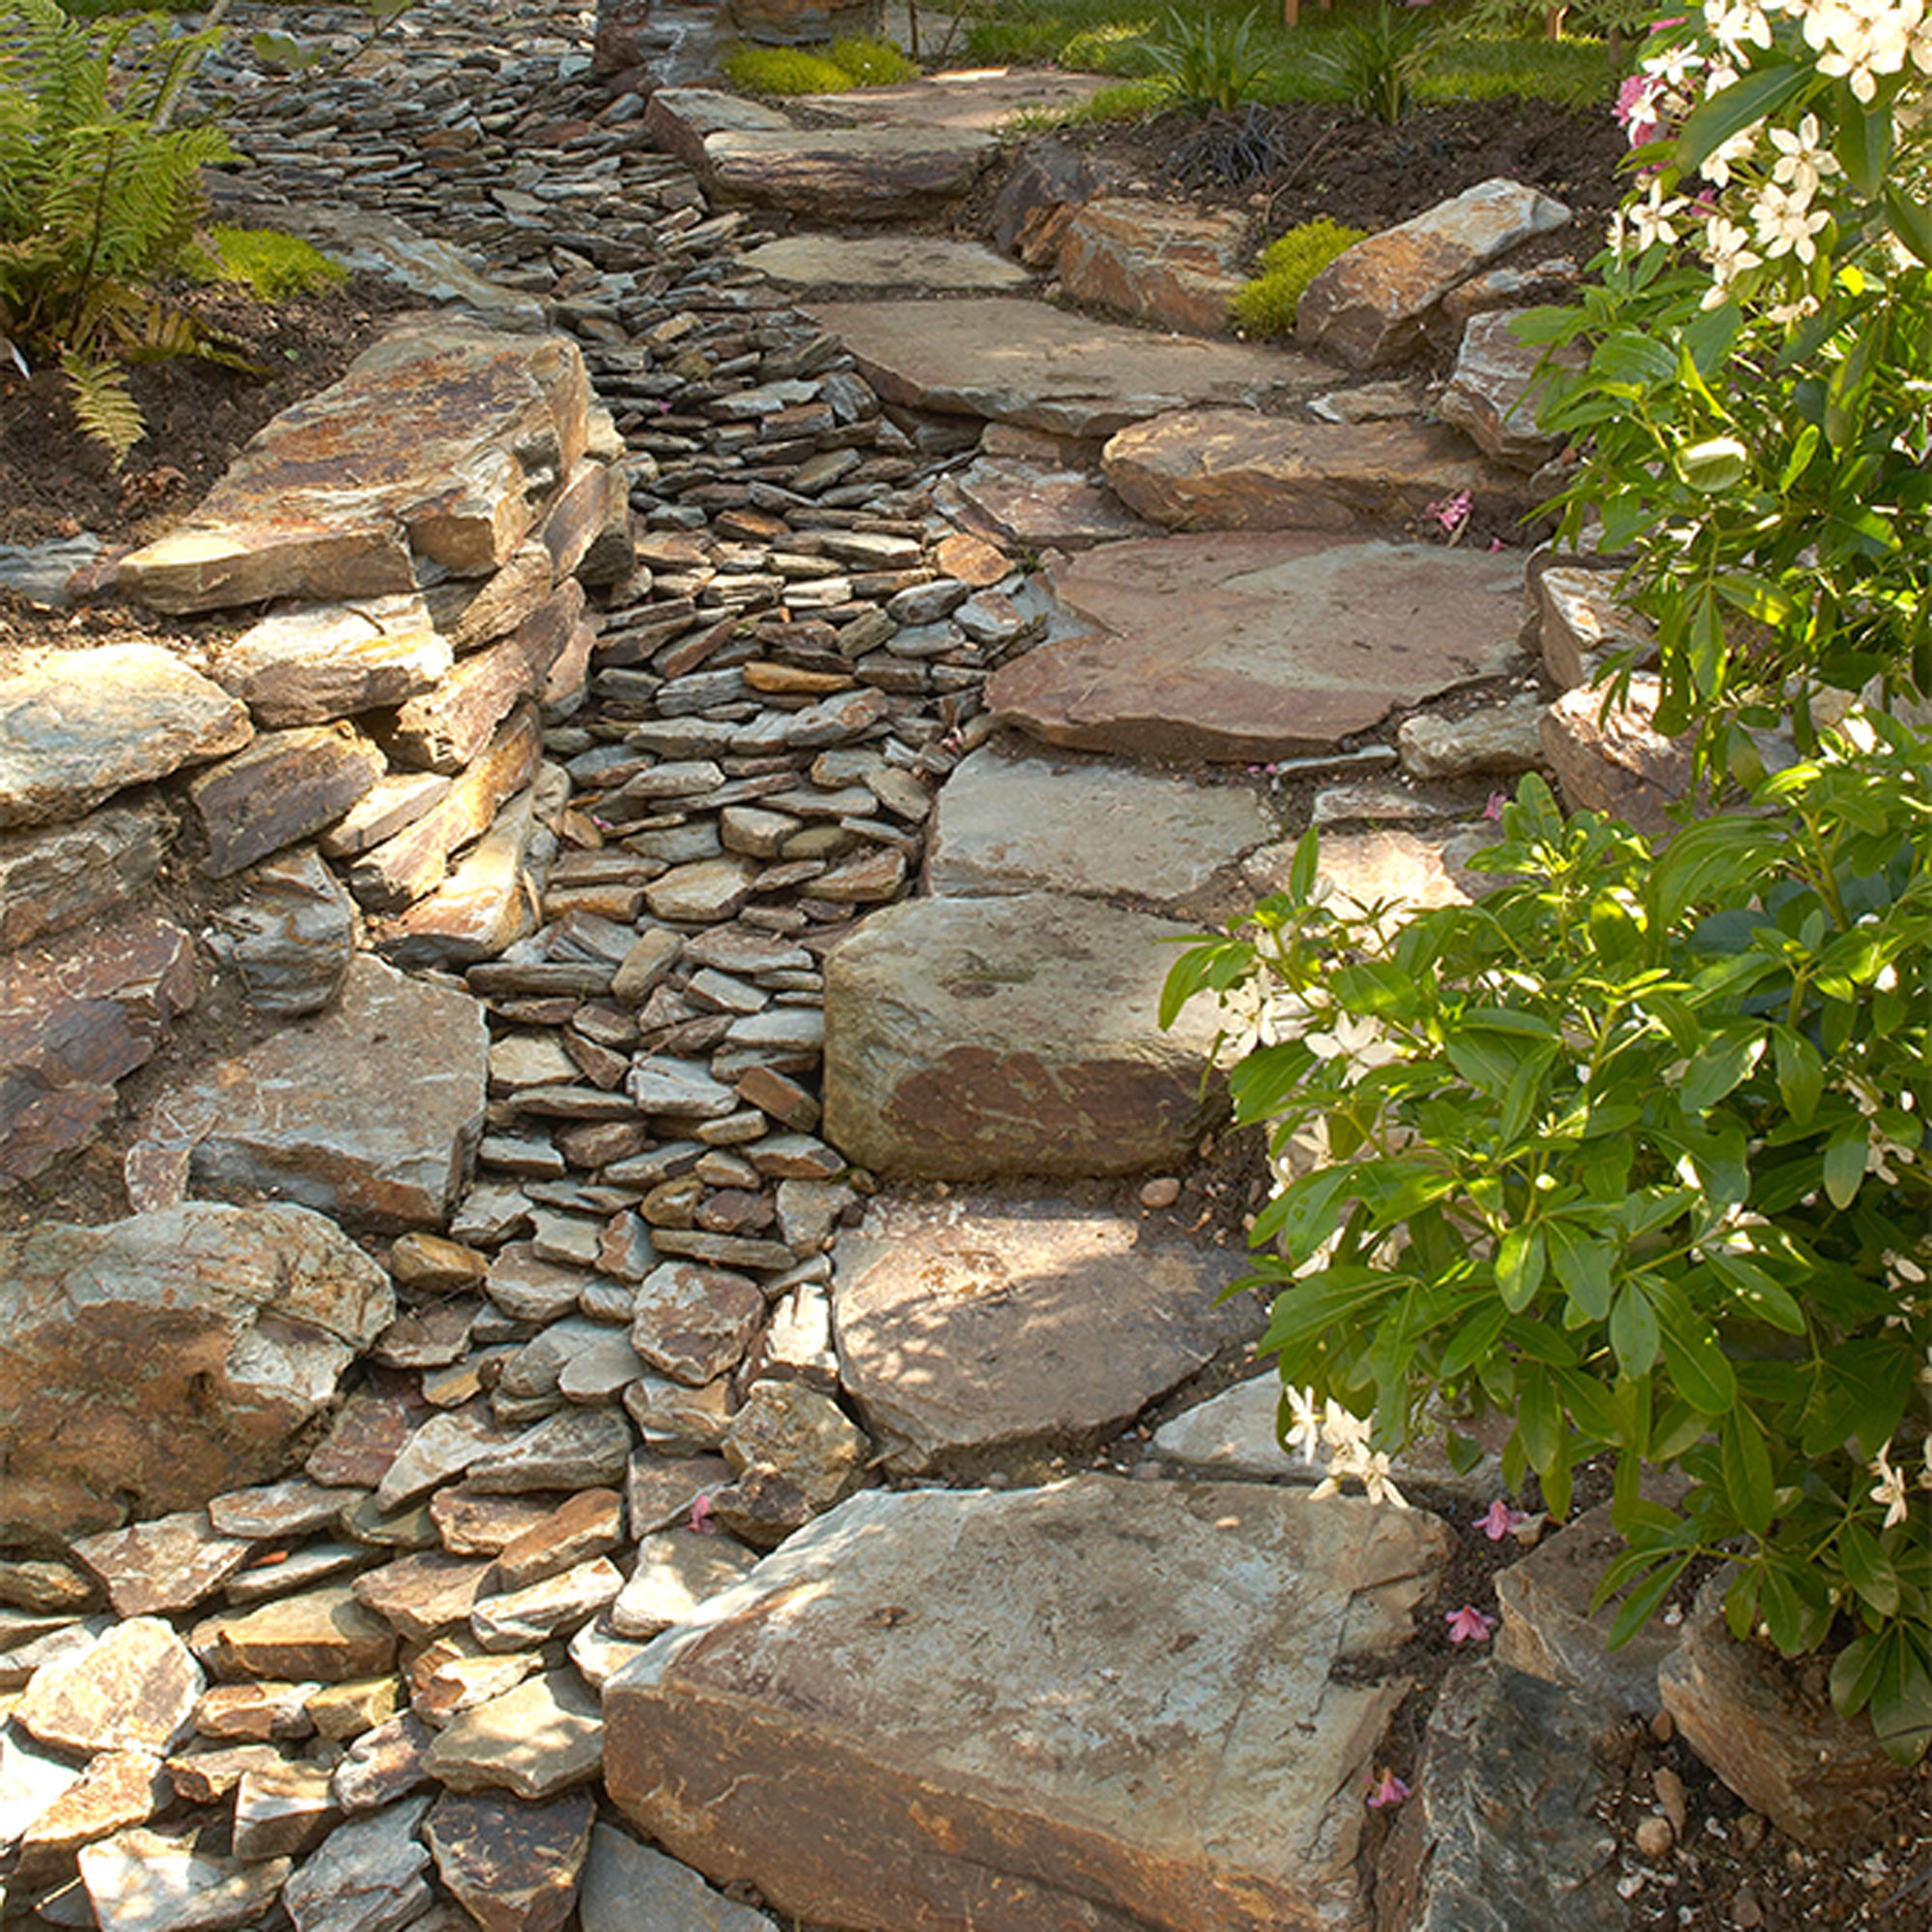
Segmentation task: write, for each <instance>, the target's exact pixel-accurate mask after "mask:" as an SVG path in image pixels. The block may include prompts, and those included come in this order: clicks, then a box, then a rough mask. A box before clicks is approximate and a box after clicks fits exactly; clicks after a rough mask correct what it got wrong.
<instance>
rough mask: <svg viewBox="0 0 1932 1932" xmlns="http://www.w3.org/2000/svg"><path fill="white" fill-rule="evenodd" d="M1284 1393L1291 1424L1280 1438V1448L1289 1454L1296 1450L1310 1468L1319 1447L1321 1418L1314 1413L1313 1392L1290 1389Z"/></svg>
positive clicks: (1303, 1389)
mask: <svg viewBox="0 0 1932 1932" xmlns="http://www.w3.org/2000/svg"><path fill="white" fill-rule="evenodd" d="M1284 1393H1285V1395H1286V1397H1287V1400H1288V1408H1289V1413H1290V1415H1291V1416H1292V1417H1293V1422H1292V1424H1291V1426H1290V1428H1289V1432H1288V1434H1287V1435H1284V1436H1283V1437H1282V1447H1283V1448H1284V1449H1287V1450H1288V1451H1290V1452H1291V1453H1293V1452H1295V1451H1297V1450H1298V1451H1299V1452H1300V1455H1301V1460H1302V1461H1303V1462H1304V1463H1307V1464H1308V1465H1309V1466H1310V1467H1311V1468H1312V1467H1313V1466H1314V1464H1315V1462H1316V1451H1317V1450H1318V1449H1319V1448H1320V1447H1321V1417H1320V1416H1319V1415H1317V1414H1316V1412H1315V1391H1314V1390H1313V1389H1305V1388H1299V1389H1297V1388H1292V1389H1288V1390H1286V1391H1284Z"/></svg>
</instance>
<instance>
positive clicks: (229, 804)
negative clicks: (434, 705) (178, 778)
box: [188, 725, 385, 879]
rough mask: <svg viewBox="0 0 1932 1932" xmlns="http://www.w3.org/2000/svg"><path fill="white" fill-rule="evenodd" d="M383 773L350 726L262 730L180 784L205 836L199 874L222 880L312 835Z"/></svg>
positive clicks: (377, 755) (375, 754)
mask: <svg viewBox="0 0 1932 1932" xmlns="http://www.w3.org/2000/svg"><path fill="white" fill-rule="evenodd" d="M384 770H385V767H384V763H383V754H382V753H381V752H380V751H378V750H377V748H376V746H375V744H374V743H373V742H372V741H371V740H370V739H368V738H366V737H364V736H363V734H362V733H361V732H360V731H358V730H357V729H356V728H355V726H354V725H305V726H303V727H301V728H299V729H297V730H293V731H265V732H263V733H262V735H261V736H260V737H258V738H257V739H256V740H255V742H254V743H253V744H252V745H250V746H249V747H248V749H247V750H246V751H245V752H239V753H236V755H235V756H234V757H232V758H226V759H224V760H223V761H222V762H221V763H220V764H218V765H216V766H214V767H213V769H212V770H210V771H206V772H203V773H202V774H201V776H200V777H199V778H197V779H195V780H194V781H193V782H192V783H190V784H189V786H188V799H189V802H190V803H191V804H192V805H193V807H194V810H195V814H196V816H197V817H198V818H199V819H200V820H201V828H202V832H203V834H204V835H205V836H206V838H207V839H208V857H207V859H206V860H205V861H204V862H203V865H204V867H205V869H206V870H207V871H209V872H210V873H212V874H213V876H214V877H215V878H217V879H219V878H225V877H226V876H227V875H228V874H229V873H230V872H239V871H240V870H241V868H242V867H244V866H252V865H253V864H254V863H255V861H256V860H257V859H265V858H267V857H268V855H269V854H270V852H278V851H280V850H281V848H282V847H283V846H284V845H293V844H294V843H295V842H296V840H297V839H298V838H308V837H309V836H310V835H311V834H312V833H316V832H320V831H321V830H322V828H323V827H324V826H325V825H327V824H329V823H330V822H331V821H332V820H334V819H337V818H340V817H341V816H342V814H343V813H344V812H345V811H347V810H349V809H350V807H352V806H353V805H355V803H356V802H357V801H358V800H360V799H361V798H362V797H364V796H365V795H366V794H367V793H368V792H369V791H371V790H372V789H373V788H374V786H375V784H376V781H377V780H379V779H380V778H381V777H382V776H383V774H384Z"/></svg>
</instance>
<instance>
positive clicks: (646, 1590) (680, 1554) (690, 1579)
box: [611, 1529, 757, 1637]
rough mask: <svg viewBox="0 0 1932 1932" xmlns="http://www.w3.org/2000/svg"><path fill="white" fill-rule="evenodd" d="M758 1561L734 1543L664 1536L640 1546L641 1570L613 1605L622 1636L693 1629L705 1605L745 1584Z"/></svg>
mask: <svg viewBox="0 0 1932 1932" xmlns="http://www.w3.org/2000/svg"><path fill="white" fill-rule="evenodd" d="M756 1561H757V1558H756V1557H755V1556H754V1555H753V1553H752V1551H751V1550H749V1549H747V1548H745V1547H744V1545H743V1544H741V1543H733V1542H732V1541H731V1539H730V1538H729V1537H724V1536H698V1535H696V1534H694V1533H693V1532H692V1531H691V1530H688V1529H665V1530H659V1531H658V1532H656V1533H655V1534H654V1535H650V1536H646V1537H644V1538H643V1539H641V1540H640V1542H639V1545H638V1560H637V1567H636V1568H635V1569H634V1570H633V1571H632V1572H631V1576H630V1579H629V1581H627V1582H626V1583H625V1585H624V1588H623V1592H622V1594H621V1595H620V1596H618V1597H617V1599H616V1601H615V1602H614V1603H612V1604H611V1629H612V1630H614V1631H615V1632H617V1634H619V1635H620V1636H632V1637H653V1636H656V1635H657V1634H658V1633H659V1632H660V1631H667V1630H669V1629H670V1627H671V1626H672V1625H673V1624H682V1623H689V1622H690V1621H691V1620H692V1618H693V1617H694V1616H695V1615H696V1611H697V1606H698V1605H700V1604H704V1603H708V1602H709V1601H710V1600H711V1599H712V1598H713V1597H715V1596H717V1595H718V1594H719V1593H720V1592H721V1591H724V1590H728V1589H729V1588H730V1587H731V1585H732V1584H734V1583H737V1582H740V1581H742V1580H743V1578H744V1577H746V1576H747V1574H748V1573H749V1572H750V1571H751V1569H752V1567H753V1564H754V1563H756Z"/></svg>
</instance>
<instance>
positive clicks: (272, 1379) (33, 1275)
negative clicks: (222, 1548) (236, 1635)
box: [0, 1205, 395, 1540]
mask: <svg viewBox="0 0 1932 1932" xmlns="http://www.w3.org/2000/svg"><path fill="white" fill-rule="evenodd" d="M0 1279H4V1280H5V1281H6V1282H7V1284H8V1288H9V1291H10V1292H9V1293H8V1295H7V1297H6V1299H5V1301H4V1302H0V1414H5V1415H6V1416H7V1417H8V1432H7V1435H6V1439H5V1448H4V1470H5V1481H4V1483H0V1494H4V1496H5V1502H4V1504H0V1536H4V1537H6V1538H8V1539H13V1538H24V1539H29V1540H31V1539H35V1538H44V1537H47V1536H54V1537H61V1536H64V1535H71V1534H72V1533H73V1532H74V1531H76V1530H89V1529H101V1528H107V1527H110V1526H112V1525H113V1524H115V1523H117V1522H119V1521H120V1520H122V1518H123V1516H124V1515H125V1514H127V1513H128V1509H129V1506H130V1502H131V1506H132V1508H133V1509H135V1510H139V1511H144V1512H146V1513H149V1514H158V1513H160V1512H163V1511H171V1510H177V1509H185V1508H192V1507H195V1506H196V1505H198V1504H199V1503H200V1502H201V1501H202V1500H203V1499H204V1498H205V1497H207V1496H210V1495H215V1494H219V1493H220V1492H222V1491H224V1490H228V1489H233V1488H234V1487H236V1486H237V1485H238V1484H241V1483H247V1482H255V1481H260V1480H263V1479H266V1478H270V1477H274V1476H278V1475H280V1474H282V1473H283V1472H284V1471H285V1470H286V1469H287V1467H288V1465H289V1463H290V1461H291V1459H292V1457H293V1456H294V1455H295V1454H296V1453H297V1451H296V1449H295V1446H294V1445H295V1443H296V1441H297V1439H298V1437H299V1435H300V1434H301V1431H302V1430H303V1428H304V1426H305V1425H306V1424H308V1423H309V1422H311V1421H312V1420H313V1419H314V1418H316V1417H317V1416H319V1415H320V1414H321V1413H322V1412H323V1411H324V1409H325V1408H326V1407H327V1406H328V1404H329V1403H330V1402H331V1401H332V1400H333V1398H334V1396H335V1391H336V1382H337V1378H339V1377H340V1376H341V1374H342V1372H343V1371H344V1370H345V1369H346V1368H347V1367H348V1366H349V1364H350V1362H351V1361H352V1360H354V1359H355V1354H356V1353H357V1351H358V1350H362V1349H366V1348H367V1347H368V1346H369V1345H370V1344H371V1343H372V1342H373V1341H374V1340H375V1338H376V1336H377V1335H378V1334H379V1333H381V1331H382V1330H383V1328H384V1326H386V1324H387V1323H388V1321H389V1320H390V1318H391V1317H392V1315H393V1313H394V1308H395V1303H394V1298H393V1295H392V1293H391V1291H390V1288H389V1283H388V1278H387V1276H385V1275H384V1273H383V1271H382V1270H381V1269H380V1268H379V1267H377V1266H376V1264H374V1263H373V1262H371V1261H370V1260H368V1258H367V1257H366V1256H364V1255H363V1254H362V1253H361V1251H360V1250H359V1249H357V1248H356V1247H355V1245H354V1244H353V1243H352V1242H350V1241H349V1239H348V1238H347V1237H346V1236H343V1235H342V1234H341V1233H339V1232H338V1231H337V1230H336V1229H335V1228H334V1227H333V1226H331V1225H330V1224H329V1223H328V1222H327V1221H325V1220H324V1219H323V1218H322V1217H321V1216H320V1215H316V1214H311V1213H310V1212H308V1211H307V1210H306V1209H305V1208H286V1207H283V1208H226V1207H215V1206H212V1205H191V1206H187V1207H184V1208H172V1209H169V1210H166V1211H164V1212H160V1213H155V1214H143V1215H136V1216H134V1217H133V1218H132V1219H130V1220H127V1221H119V1222H115V1223H112V1224H111V1225H109V1226H106V1227H101V1228H73V1227H65V1226H61V1225H59V1224H49V1225H44V1226H42V1227H39V1228H35V1229H30V1230H28V1231H27V1232H26V1233H24V1234H15V1235H9V1236H0Z"/></svg>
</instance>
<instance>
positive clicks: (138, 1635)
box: [14, 1617, 207, 1754]
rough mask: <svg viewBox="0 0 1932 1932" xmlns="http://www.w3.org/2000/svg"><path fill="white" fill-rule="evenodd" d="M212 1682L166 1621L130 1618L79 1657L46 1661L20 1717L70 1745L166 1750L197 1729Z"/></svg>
mask: <svg viewBox="0 0 1932 1932" xmlns="http://www.w3.org/2000/svg"><path fill="white" fill-rule="evenodd" d="M206 1682H207V1679H206V1678H205V1677H203V1675H202V1674H201V1666H200V1665H199V1664H198V1663H196V1662H195V1661H194V1659H193V1658H192V1657H190V1656H189V1655H188V1651H187V1647H186V1645H185V1644H184V1643H183V1642H182V1640H181V1638H180V1637H178V1636H177V1635H176V1634H174V1631H173V1629H172V1628H171V1627H170V1626H169V1625H168V1624H167V1623H166V1622H164V1621H163V1620H162V1619H161V1618H159V1617H129V1618H128V1620H127V1621H126V1622H124V1623H119V1624H116V1625H115V1626H114V1627H113V1628H112V1629H111V1630H110V1631H108V1633H107V1634H106V1635H105V1636H103V1637H102V1638H101V1639H100V1641H99V1643H97V1644H94V1645H92V1646H91V1647H89V1648H88V1649H86V1650H83V1651H81V1652H80V1653H79V1655H78V1656H76V1657H73V1658H71V1659H69V1660H65V1661H62V1662H53V1663H46V1664H43V1665H42V1667H41V1668H40V1669H39V1670H38V1671H36V1672H35V1673H34V1676H33V1678H32V1680H31V1681H30V1682H29V1683H28V1685H27V1688H26V1690H25V1691H24V1692H23V1693H22V1695H21V1698H20V1701H19V1703H18V1704H17V1705H16V1706H15V1708H14V1721H15V1722H17V1723H18V1724H19V1726H20V1728H21V1729H22V1730H24V1731H26V1732H27V1733H28V1735H29V1736H31V1737H36V1738H38V1739H40V1741H41V1742H42V1743H43V1744H45V1745H54V1746H57V1747H60V1748H61V1749H63V1750H72V1751H114V1750H139V1751H152V1752H155V1753H156V1754H159V1753H161V1752H165V1751H167V1750H170V1749H172V1748H173V1747H174V1746H175V1745H176V1744H178V1743H179V1742H180V1741H181V1740H182V1739H183V1738H185V1737H186V1736H187V1734H188V1732H189V1731H190V1730H191V1729H192V1727H193V1724H194V1704H195V1699H196V1698H197V1697H199V1696H200V1695H201V1691H202V1687H203V1685H204V1684H206Z"/></svg>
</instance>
